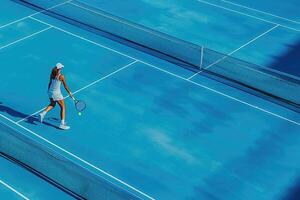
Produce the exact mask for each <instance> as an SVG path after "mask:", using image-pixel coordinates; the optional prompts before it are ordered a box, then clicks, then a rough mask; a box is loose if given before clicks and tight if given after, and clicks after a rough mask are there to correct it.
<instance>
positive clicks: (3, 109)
mask: <svg viewBox="0 0 300 200" xmlns="http://www.w3.org/2000/svg"><path fill="white" fill-rule="evenodd" d="M0 113H7V114H9V115H10V116H11V117H14V118H18V119H20V120H22V119H24V120H23V121H24V122H25V123H28V124H32V125H38V124H41V123H40V121H39V118H38V116H37V115H32V116H31V115H28V114H25V113H22V112H20V111H18V110H15V109H13V108H10V107H8V106H5V105H4V104H3V103H2V102H0ZM49 121H52V122H57V123H58V122H59V119H57V118H54V117H51V118H46V119H45V120H44V122H43V124H45V125H47V126H50V127H53V128H56V129H59V128H58V126H56V125H54V124H52V123H51V122H49Z"/></svg>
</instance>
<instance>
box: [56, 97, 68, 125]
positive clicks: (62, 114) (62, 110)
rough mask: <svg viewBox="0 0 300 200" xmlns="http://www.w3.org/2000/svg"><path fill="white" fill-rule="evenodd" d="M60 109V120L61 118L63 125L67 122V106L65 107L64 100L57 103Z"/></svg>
mask: <svg viewBox="0 0 300 200" xmlns="http://www.w3.org/2000/svg"><path fill="white" fill-rule="evenodd" d="M57 103H58V105H59V107H60V118H61V122H62V124H64V122H65V117H66V106H65V102H64V100H59V101H57Z"/></svg>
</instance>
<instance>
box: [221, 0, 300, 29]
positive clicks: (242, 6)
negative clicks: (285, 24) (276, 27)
mask: <svg viewBox="0 0 300 200" xmlns="http://www.w3.org/2000/svg"><path fill="white" fill-rule="evenodd" d="M220 1H223V2H225V3H228V4H231V5H234V6H238V7H241V8H246V9H248V10H252V11H255V12H259V13H263V14H265V15H269V16H272V17H275V18H279V19H283V20H286V21H289V22H293V23H295V24H300V22H298V21H295V20H292V19H288V18H285V17H281V16H278V15H274V14H272V13H268V12H265V11H261V10H258V9H254V8H250V7H248V6H244V5H241V4H237V3H233V2H231V1H226V0H220Z"/></svg>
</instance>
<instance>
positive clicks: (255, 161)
mask: <svg viewBox="0 0 300 200" xmlns="http://www.w3.org/2000/svg"><path fill="white" fill-rule="evenodd" d="M61 2H62V1H54V5H55V3H56V4H59V3H61ZM3 4H4V6H3V7H1V8H0V11H2V10H3V12H5V15H3V17H2V14H1V17H0V37H1V40H0V65H1V66H2V67H1V69H2V77H1V85H0V91H1V93H0V116H1V119H0V120H1V122H4V123H7V124H8V125H10V126H15V127H18V128H19V129H21V130H23V133H24V134H26V135H28V136H30V137H32V138H34V139H35V140H37V141H40V142H42V143H43V144H45V145H48V146H49V147H50V148H52V149H54V150H56V151H57V152H59V153H61V154H64V155H65V156H67V157H68V158H70V159H72V160H74V161H75V162H77V163H78V164H80V165H82V166H84V167H86V168H88V169H90V170H92V171H93V172H95V173H97V174H99V175H101V176H105V177H106V178H110V179H113V180H114V181H116V182H117V183H118V184H119V186H120V187H124V188H127V189H128V187H130V190H132V191H134V192H135V193H136V194H137V195H138V196H140V197H141V198H144V199H228V200H233V199H243V200H244V199H249V200H252V199H287V198H289V197H292V196H293V195H295V194H294V193H293V192H294V191H296V189H297V188H298V187H299V184H298V180H299V176H300V173H299V166H300V161H299V159H298V158H299V152H300V145H299V144H300V135H299V133H300V131H299V130H300V115H299V114H298V113H295V112H293V111H291V110H288V109H286V108H283V107H281V106H279V105H276V104H273V103H271V102H268V101H266V100H263V99H261V98H259V97H256V96H253V95H250V94H247V93H245V92H243V91H240V90H237V89H235V88H232V87H229V86H227V85H224V84H222V83H219V82H217V81H214V80H211V79H208V78H206V77H204V76H202V75H201V73H199V74H198V75H196V76H193V78H191V79H189V77H191V76H192V75H194V73H193V72H191V71H188V70H185V69H183V68H180V67H178V66H176V65H173V64H170V63H167V62H165V61H163V60H160V59H158V58H155V57H152V56H149V55H147V54H144V53H142V52H139V51H137V50H134V49H131V48H129V47H127V46H124V45H121V44H118V43H115V42H113V41H111V40H108V39H106V38H103V37H100V36H97V35H94V34H92V33H89V32H86V31H84V30H82V29H79V28H76V27H73V26H71V25H68V24H65V23H63V22H62V21H59V20H56V19H52V18H51V17H49V16H45V15H43V14H42V13H36V11H34V10H30V9H27V8H24V7H21V6H19V5H17V4H15V3H12V2H10V1H6V2H5V3H3ZM60 6H64V4H62V5H60ZM8 10H9V11H8ZM28 16H29V17H28ZM253 26H254V25H253ZM265 26H266V25H263V24H261V27H264V28H268V27H267V26H266V27H265ZM261 30H262V31H263V30H264V29H261ZM252 33H253V32H252ZM247 37H249V38H248V39H249V40H251V38H252V36H250V35H248V36H247ZM247 37H246V36H245V38H247ZM241 44H242V43H241ZM241 44H236V45H237V46H238V45H241ZM226 48H231V47H230V46H227V47H226ZM238 52H239V51H237V53H238ZM57 62H62V63H63V64H64V65H65V66H66V67H65V69H64V71H63V73H64V75H65V77H66V79H67V82H68V84H69V87H70V88H71V90H72V91H73V92H74V93H75V97H77V98H78V99H83V100H84V101H85V102H86V103H87V106H88V107H87V109H86V110H85V112H84V113H83V114H82V116H78V115H77V113H76V111H75V110H74V108H73V102H72V101H71V100H70V99H69V98H67V99H66V104H67V122H68V123H69V124H70V126H71V129H70V130H68V131H61V130H59V129H58V128H57V126H58V124H59V119H58V116H59V115H58V111H59V109H58V108H56V109H55V110H54V111H52V112H51V113H49V115H47V118H46V120H45V123H43V124H41V123H39V122H38V119H37V116H36V114H37V113H39V112H40V111H41V110H42V109H43V108H44V107H45V106H46V105H47V104H48V98H47V84H48V77H49V73H50V71H51V68H52V67H53V65H55V64H56V63H57ZM1 162H3V163H4V164H3V165H2V164H1V165H0V167H1V170H0V176H1V177H4V178H5V177H6V176H9V175H8V174H9V172H10V170H9V169H10V168H11V167H10V165H11V163H9V162H7V161H5V160H3V159H1ZM3 166H4V167H3ZM13 168H14V167H12V168H11V170H12V171H13V170H15V169H13ZM2 169H5V170H2ZM16 170H18V169H16ZM103 171H105V172H106V173H107V174H109V175H107V174H106V175H105V174H104V173H103ZM20 173H21V172H20ZM22 174H23V175H22V176H20V177H21V178H18V179H17V180H16V179H15V178H13V177H12V178H9V177H8V178H5V180H4V179H3V181H5V183H6V184H9V185H10V186H11V187H13V188H14V190H15V192H14V191H12V190H10V189H9V188H7V187H5V186H4V185H3V184H2V185H1V184H0V186H1V187H0V192H1V195H2V193H3V194H4V193H5V195H12V196H15V197H16V198H20V196H19V195H18V193H16V192H20V193H22V194H23V195H24V196H26V197H27V198H29V199H38V196H36V193H34V192H32V190H31V189H32V188H30V190H29V189H26V187H25V186H24V185H23V184H22V183H23V182H24V179H26V181H27V180H28V181H27V183H26V184H28V185H31V184H32V187H34V188H35V189H36V190H34V191H39V194H40V195H44V194H45V195H47V194H48V193H49V196H48V198H49V199H53V198H54V197H58V198H62V199H64V195H65V194H64V193H61V191H59V190H58V189H56V188H54V187H53V186H52V185H49V184H48V183H45V184H41V185H39V186H38V187H37V186H36V185H37V184H35V181H36V182H42V181H41V180H37V179H38V178H37V177H33V175H31V174H30V175H29V174H28V173H26V172H22ZM1 180H2V179H1ZM118 180H121V181H123V183H121V182H120V181H118ZM124 183H126V184H124ZM45 187H49V190H44V188H45ZM295 188H296V189H295ZM51 191H54V192H51ZM60 195H61V196H60ZM45 199H47V197H45Z"/></svg>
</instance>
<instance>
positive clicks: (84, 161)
mask: <svg viewBox="0 0 300 200" xmlns="http://www.w3.org/2000/svg"><path fill="white" fill-rule="evenodd" d="M0 117H2V118H4V119H6V120H7V121H9V122H11V123H13V124H15V125H16V126H18V127H20V128H22V129H24V130H25V131H27V132H29V133H31V134H32V135H34V136H36V137H37V138H39V139H41V140H43V141H44V142H46V143H48V144H50V145H52V146H54V147H56V148H57V149H59V150H61V151H62V152H64V153H66V154H68V155H69V156H71V157H73V158H75V159H77V160H79V161H81V162H82V163H84V164H86V165H88V166H90V167H92V168H93V169H95V170H97V171H99V172H101V173H103V174H105V175H106V176H108V177H110V178H111V179H113V180H115V181H117V182H119V183H121V184H122V185H125V186H126V187H128V188H130V189H132V190H133V191H135V192H137V193H139V194H141V195H143V196H145V197H147V198H149V199H151V200H155V199H154V198H153V197H151V196H149V195H147V194H146V193H144V192H142V191H140V190H138V189H137V188H135V187H133V186H131V185H129V184H128V183H126V182H124V181H122V180H120V179H118V178H117V177H115V176H113V175H111V174H109V173H108V172H106V171H104V170H102V169H100V168H99V167H97V166H95V165H93V164H91V163H89V162H88V161H86V160H84V159H82V158H80V157H79V156H76V155H75V154H73V153H71V152H69V151H67V150H66V149H64V148H62V147H60V146H58V145H57V144H55V143H53V142H51V141H49V140H47V139H46V138H44V137H42V136H41V135H39V134H37V133H35V132H33V131H32V130H30V129H28V128H26V127H25V126H22V125H21V124H18V123H17V122H15V121H13V120H11V119H10V118H8V117H6V116H4V115H2V114H1V113H0ZM8 126H9V125H8ZM123 189H125V188H123ZM127 191H128V190H127ZM128 192H130V191H128Z"/></svg>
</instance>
